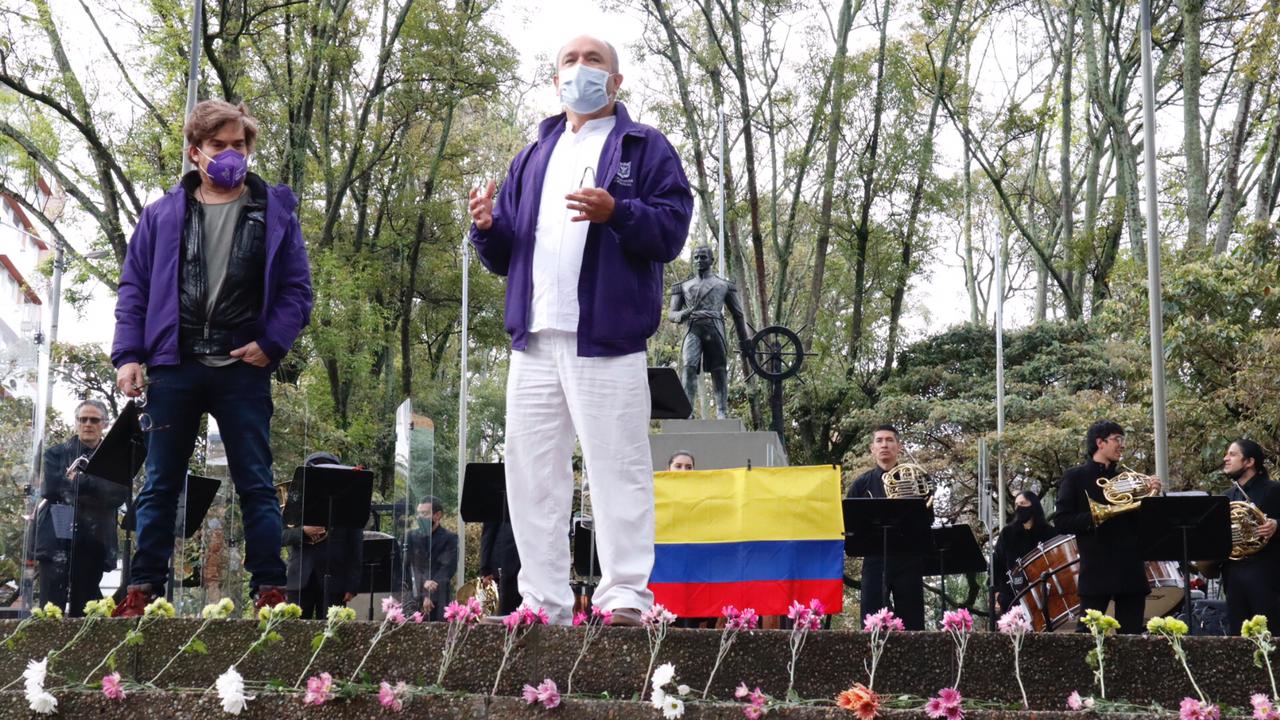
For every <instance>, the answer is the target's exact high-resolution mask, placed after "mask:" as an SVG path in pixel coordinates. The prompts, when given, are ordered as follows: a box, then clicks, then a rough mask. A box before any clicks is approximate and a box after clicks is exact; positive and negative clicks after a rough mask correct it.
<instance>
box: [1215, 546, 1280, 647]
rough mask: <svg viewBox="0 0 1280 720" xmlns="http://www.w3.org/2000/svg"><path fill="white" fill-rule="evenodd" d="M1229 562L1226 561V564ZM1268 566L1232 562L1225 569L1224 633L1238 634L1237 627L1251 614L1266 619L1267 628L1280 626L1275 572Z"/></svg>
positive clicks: (1279, 607) (1279, 602) (1256, 563)
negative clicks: (1225, 627)
mask: <svg viewBox="0 0 1280 720" xmlns="http://www.w3.org/2000/svg"><path fill="white" fill-rule="evenodd" d="M1228 562H1230V561H1228ZM1269 565H1270V563H1266V562H1250V561H1248V560H1246V561H1245V562H1244V564H1241V563H1238V562H1237V563H1235V564H1233V565H1230V566H1229V567H1228V568H1227V572H1226V573H1225V577H1224V580H1225V584H1226V589H1227V631H1228V632H1229V633H1231V634H1236V633H1239V632H1240V626H1241V625H1242V624H1244V621H1245V620H1248V619H1249V618H1251V617H1253V616H1254V615H1265V616H1267V627H1269V628H1275V627H1280V595H1278V594H1277V592H1276V588H1275V582H1276V580H1275V570H1273V569H1272V568H1271V567H1269Z"/></svg>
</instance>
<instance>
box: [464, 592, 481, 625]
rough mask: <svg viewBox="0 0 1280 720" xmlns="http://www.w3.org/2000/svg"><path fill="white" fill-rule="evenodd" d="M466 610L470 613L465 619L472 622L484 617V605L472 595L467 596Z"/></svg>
mask: <svg viewBox="0 0 1280 720" xmlns="http://www.w3.org/2000/svg"><path fill="white" fill-rule="evenodd" d="M467 611H468V614H469V615H470V617H468V618H467V619H468V620H471V621H473V622H475V621H479V620H480V618H482V617H484V605H481V604H480V601H479V600H478V599H476V598H474V597H471V598H467Z"/></svg>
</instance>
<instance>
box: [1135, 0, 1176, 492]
mask: <svg viewBox="0 0 1280 720" xmlns="http://www.w3.org/2000/svg"><path fill="white" fill-rule="evenodd" d="M1141 6H1142V11H1141V12H1142V134H1143V136H1144V138H1143V143H1142V162H1143V165H1144V168H1143V169H1144V171H1145V173H1146V186H1147V187H1146V192H1147V306H1148V307H1149V309H1150V321H1151V421H1152V422H1151V429H1152V434H1154V435H1155V448H1156V475H1159V476H1160V479H1161V480H1163V481H1164V482H1166V483H1167V482H1169V480H1170V478H1169V428H1168V426H1167V424H1166V422H1165V412H1164V411H1165V407H1164V307H1163V302H1164V301H1163V300H1162V298H1161V292H1160V237H1159V222H1160V217H1159V215H1157V213H1158V209H1157V207H1156V107H1155V106H1156V100H1155V98H1156V91H1155V82H1154V81H1153V80H1152V76H1151V0H1142V2H1141Z"/></svg>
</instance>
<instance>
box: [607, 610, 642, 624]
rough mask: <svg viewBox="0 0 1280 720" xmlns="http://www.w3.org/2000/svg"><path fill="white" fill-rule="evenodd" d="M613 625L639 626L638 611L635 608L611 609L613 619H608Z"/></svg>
mask: <svg viewBox="0 0 1280 720" xmlns="http://www.w3.org/2000/svg"><path fill="white" fill-rule="evenodd" d="M609 624H610V625H612V626H613V627H640V626H641V625H642V624H643V623H642V622H641V621H640V611H639V610H637V609H636V608H618V609H617V610H614V611H613V619H612V620H610V621H609Z"/></svg>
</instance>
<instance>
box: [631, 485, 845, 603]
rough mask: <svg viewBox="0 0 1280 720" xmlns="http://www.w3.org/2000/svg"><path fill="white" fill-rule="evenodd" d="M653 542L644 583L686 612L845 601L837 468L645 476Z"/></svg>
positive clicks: (656, 597) (656, 598) (657, 598)
mask: <svg viewBox="0 0 1280 720" xmlns="http://www.w3.org/2000/svg"><path fill="white" fill-rule="evenodd" d="M653 486H654V498H655V506H656V511H657V533H656V547H655V553H654V564H653V573H652V574H651V575H650V576H649V589H650V590H652V591H653V595H654V601H655V602H659V603H662V604H663V605H665V606H666V607H667V608H668V609H670V610H671V611H672V612H674V613H676V614H677V615H681V616H685V617H715V616H718V615H720V611H721V608H723V607H724V606H726V605H733V606H735V607H739V608H747V607H749V608H754V609H755V611H756V612H757V613H759V614H761V615H785V614H786V612H787V606H788V605H790V604H791V601H792V600H799V601H800V602H801V603H806V604H807V603H808V602H809V600H810V599H811V598H817V599H818V600H821V601H822V603H823V604H824V605H825V606H826V607H827V612H828V613H835V612H839V611H840V609H841V607H842V605H843V600H844V586H843V580H842V578H843V572H844V516H843V514H842V512H841V509H840V471H839V470H838V469H837V468H835V467H833V466H831V465H821V466H814V467H765V468H752V469H750V470H747V469H745V468H737V469H733V470H696V471H691V472H659V473H655V475H654V483H653Z"/></svg>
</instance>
